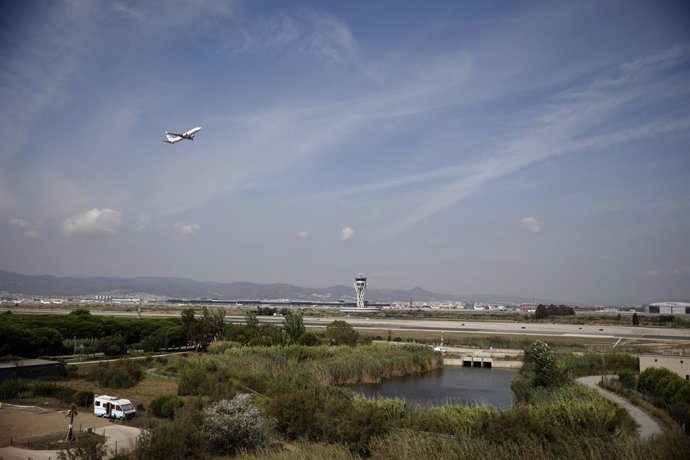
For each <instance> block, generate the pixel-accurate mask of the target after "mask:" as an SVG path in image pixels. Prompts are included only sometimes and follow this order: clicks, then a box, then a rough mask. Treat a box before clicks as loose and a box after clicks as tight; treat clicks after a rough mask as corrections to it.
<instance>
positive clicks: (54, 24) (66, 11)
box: [0, 2, 94, 160]
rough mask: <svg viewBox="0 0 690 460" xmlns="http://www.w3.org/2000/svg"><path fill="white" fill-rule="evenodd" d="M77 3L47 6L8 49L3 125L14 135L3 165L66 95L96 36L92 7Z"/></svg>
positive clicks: (1, 87) (0, 84) (0, 85)
mask: <svg viewBox="0 0 690 460" xmlns="http://www.w3.org/2000/svg"><path fill="white" fill-rule="evenodd" d="M78 3H79V4H77V2H66V3H65V4H64V5H63V4H58V3H57V2H56V3H52V4H49V5H45V8H41V12H42V14H41V15H39V17H37V18H36V19H37V22H36V23H34V25H33V27H31V28H27V29H25V30H22V31H21V33H20V34H19V35H14V36H12V37H11V41H10V42H9V43H5V46H4V47H3V48H4V50H3V51H4V52H3V53H2V54H1V55H0V57H2V60H3V62H4V64H3V66H2V67H1V68H0V98H1V99H2V101H3V104H2V105H3V107H2V109H0V126H2V127H3V129H5V130H7V131H9V132H12V135H11V136H6V138H5V139H4V141H3V144H4V145H3V148H2V149H1V150H0V160H2V159H4V158H9V157H12V156H13V155H15V154H16V153H17V152H18V151H19V150H20V149H21V148H22V146H23V145H24V143H25V141H26V139H27V136H28V135H29V133H30V132H31V130H32V129H34V128H35V123H36V119H37V117H38V116H40V115H41V113H42V112H43V111H44V110H45V109H47V108H48V107H50V106H51V105H55V104H59V101H60V99H61V93H60V92H61V90H62V89H63V87H64V85H65V84H66V82H67V81H68V80H69V79H70V78H72V77H73V76H74V74H75V73H76V72H77V71H78V68H79V65H80V60H81V58H82V57H83V55H84V53H85V52H86V51H87V50H88V47H89V43H90V42H91V40H90V39H89V37H90V36H91V34H92V33H93V32H94V29H93V28H92V27H93V14H94V7H93V5H89V4H88V3H87V4H82V2H78ZM45 37H53V39H52V40H50V41H45ZM8 54H9V55H8Z"/></svg>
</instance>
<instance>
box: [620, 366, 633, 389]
mask: <svg viewBox="0 0 690 460" xmlns="http://www.w3.org/2000/svg"><path fill="white" fill-rule="evenodd" d="M618 381H619V382H620V383H621V385H623V386H624V387H627V388H634V387H635V373H634V372H633V371H631V370H629V369H625V370H622V371H620V372H619V373H618Z"/></svg>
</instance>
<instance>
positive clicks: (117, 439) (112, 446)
mask: <svg viewBox="0 0 690 460" xmlns="http://www.w3.org/2000/svg"><path fill="white" fill-rule="evenodd" d="M96 431H97V432H98V434H102V435H104V436H105V438H106V443H105V445H106V446H107V447H108V451H109V452H122V451H123V450H131V449H132V448H133V447H134V443H135V441H136V439H137V437H138V436H139V435H140V434H141V430H140V429H139V428H134V427H131V426H123V425H113V424H110V425H108V426H105V427H101V428H99V429H98V430H96ZM57 455H58V451H56V450H30V449H23V448H21V447H1V448H0V458H1V459H2V460H25V459H27V458H28V459H31V460H54V459H57Z"/></svg>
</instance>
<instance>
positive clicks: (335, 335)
mask: <svg viewBox="0 0 690 460" xmlns="http://www.w3.org/2000/svg"><path fill="white" fill-rule="evenodd" d="M326 337H328V341H329V343H330V344H331V345H350V346H355V345H357V339H358V338H359V334H358V333H357V331H355V330H354V329H353V327H352V326H351V325H350V324H349V323H347V322H346V321H340V320H338V321H333V322H332V323H331V324H329V325H328V326H327V327H326Z"/></svg>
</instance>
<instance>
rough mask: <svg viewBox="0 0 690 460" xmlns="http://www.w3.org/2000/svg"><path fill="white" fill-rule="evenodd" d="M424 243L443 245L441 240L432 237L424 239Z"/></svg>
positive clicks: (435, 245) (434, 245)
mask: <svg viewBox="0 0 690 460" xmlns="http://www.w3.org/2000/svg"><path fill="white" fill-rule="evenodd" d="M426 245H427V246H431V247H435V248H437V247H440V246H443V241H441V240H439V239H438V238H432V239H430V240H427V241H426Z"/></svg>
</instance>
